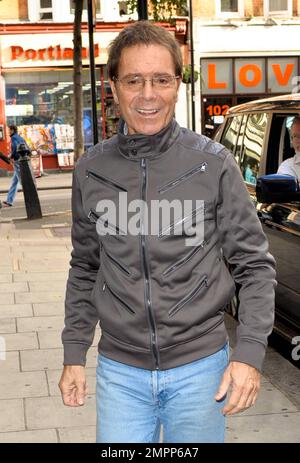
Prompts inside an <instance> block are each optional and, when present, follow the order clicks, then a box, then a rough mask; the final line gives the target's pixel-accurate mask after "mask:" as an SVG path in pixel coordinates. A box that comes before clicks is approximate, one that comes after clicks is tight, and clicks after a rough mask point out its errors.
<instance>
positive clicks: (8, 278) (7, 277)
mask: <svg viewBox="0 0 300 463" xmlns="http://www.w3.org/2000/svg"><path fill="white" fill-rule="evenodd" d="M0 252H1V251H0ZM12 281H13V274H12V273H8V274H1V275H0V283H12Z"/></svg>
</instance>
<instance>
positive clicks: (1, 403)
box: [0, 399, 25, 432]
mask: <svg viewBox="0 0 300 463" xmlns="http://www.w3.org/2000/svg"><path fill="white" fill-rule="evenodd" d="M24 429H25V421H24V407H23V400H22V399H9V400H7V399H5V400H0V431H6V432H8V431H23V430H24Z"/></svg>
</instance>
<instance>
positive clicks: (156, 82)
mask: <svg viewBox="0 0 300 463" xmlns="http://www.w3.org/2000/svg"><path fill="white" fill-rule="evenodd" d="M176 79H180V76H170V75H169V74H166V75H159V76H153V77H151V79H144V77H142V76H125V77H122V78H121V79H118V78H117V77H114V78H113V81H114V82H120V83H121V85H122V86H123V87H124V88H125V89H126V90H129V91H131V92H139V91H141V90H142V89H143V88H144V87H145V82H151V83H152V86H153V88H156V89H158V90H163V89H166V88H172V87H174V82H175V80H176Z"/></svg>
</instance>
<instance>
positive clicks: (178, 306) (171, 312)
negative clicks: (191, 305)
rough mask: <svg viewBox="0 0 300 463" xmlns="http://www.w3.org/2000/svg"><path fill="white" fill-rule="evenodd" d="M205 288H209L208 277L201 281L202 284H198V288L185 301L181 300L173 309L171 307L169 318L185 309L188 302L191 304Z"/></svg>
mask: <svg viewBox="0 0 300 463" xmlns="http://www.w3.org/2000/svg"><path fill="white" fill-rule="evenodd" d="M203 286H206V287H207V275H205V276H204V277H203V278H202V279H201V281H200V283H198V284H197V286H196V287H195V288H194V289H193V290H192V291H191V292H190V293H189V294H188V295H187V296H185V297H184V298H183V299H181V301H179V302H177V303H176V304H175V305H173V307H171V309H170V310H169V312H168V313H169V317H173V316H174V315H175V314H176V313H177V312H178V311H179V310H181V309H182V308H183V306H185V305H186V304H187V303H188V302H191V301H192V300H193V299H194V297H196V296H197V294H198V293H199V291H200V290H201V289H202V288H203Z"/></svg>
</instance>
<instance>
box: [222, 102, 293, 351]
mask: <svg viewBox="0 0 300 463" xmlns="http://www.w3.org/2000/svg"><path fill="white" fill-rule="evenodd" d="M299 115H300V94H292V95H283V96H277V97H273V98H267V99H263V100H256V101H252V102H249V103H245V104H242V105H239V106H235V107H233V108H231V109H230V110H229V111H228V113H227V115H226V116H225V119H224V122H223V124H222V126H221V128H220V129H219V130H218V132H217V134H216V136H215V139H216V140H217V141H219V142H220V143H222V144H223V145H224V146H226V147H227V148H228V149H229V150H231V151H232V153H233V154H234V156H235V159H236V162H237V163H238V165H239V167H240V169H241V172H242V175H243V177H244V180H245V184H246V186H247V188H248V191H249V194H250V196H251V198H252V201H253V203H254V205H255V207H256V210H257V214H258V217H259V218H260V220H261V223H262V226H263V229H264V232H265V233H266V235H267V237H268V240H269V244H270V252H271V253H272V255H273V256H274V257H275V259H276V263H277V281H278V286H277V288H276V320H275V327H274V332H275V333H277V334H280V336H282V337H284V338H286V339H288V340H289V342H292V343H295V340H296V341H297V342H299V341H300V338H298V339H296V338H297V337H298V336H299V335H300V192H299V178H298V179H297V178H296V177H292V176H287V175H278V174H277V170H278V167H279V165H280V164H281V163H282V162H283V161H284V160H286V159H288V158H290V157H293V156H294V155H295V151H294V149H293V146H292V142H291V138H290V133H289V132H290V128H291V125H292V123H293V120H294V118H295V117H296V116H298V117H299ZM272 174H276V175H272ZM230 310H231V311H233V312H235V311H236V310H238V291H237V296H236V297H235V298H234V300H233V301H232V305H231V308H230Z"/></svg>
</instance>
